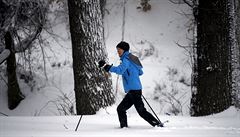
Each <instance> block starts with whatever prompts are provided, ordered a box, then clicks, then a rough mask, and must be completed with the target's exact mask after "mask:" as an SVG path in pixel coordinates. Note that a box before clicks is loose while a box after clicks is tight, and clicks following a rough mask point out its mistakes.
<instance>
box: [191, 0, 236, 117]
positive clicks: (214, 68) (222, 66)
mask: <svg viewBox="0 0 240 137" xmlns="http://www.w3.org/2000/svg"><path fill="white" fill-rule="evenodd" d="M228 25H229V22H228V11H227V1H221V0H211V1H206V0H199V5H198V15H197V65H196V66H197V69H196V71H197V77H196V78H195V80H196V87H197V89H196V90H195V91H194V92H193V93H192V99H191V115H192V116H203V115H209V114H213V113H218V112H221V111H223V110H225V109H226V108H228V107H229V106H230V105H231V82H232V79H231V64H230V61H231V56H230V55H231V54H230V53H231V49H230V45H229V41H228V36H229V33H228V32H229V30H228V27H229V26H228Z"/></svg>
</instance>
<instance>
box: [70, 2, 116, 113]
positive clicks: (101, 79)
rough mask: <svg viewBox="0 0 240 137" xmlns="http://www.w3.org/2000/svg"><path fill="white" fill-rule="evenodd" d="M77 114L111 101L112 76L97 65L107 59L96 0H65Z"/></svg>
mask: <svg viewBox="0 0 240 137" xmlns="http://www.w3.org/2000/svg"><path fill="white" fill-rule="evenodd" d="M68 9H69V21H70V32H71V38H72V50H73V71H74V90H75V97H76V109H77V114H79V115H80V114H81V115H82V114H95V113H96V111H97V110H99V109H100V108H101V107H106V106H108V105H111V104H113V103H114V96H113V93H112V83H111V80H110V79H109V78H108V77H106V76H105V75H104V73H103V71H102V70H100V69H99V68H98V67H97V62H98V61H99V60H100V59H106V58H107V55H106V49H105V45H104V41H103V19H102V14H101V10H100V1H99V0H90V1H82V0H81V1H79V0H68Z"/></svg>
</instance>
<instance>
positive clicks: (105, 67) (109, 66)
mask: <svg viewBox="0 0 240 137" xmlns="http://www.w3.org/2000/svg"><path fill="white" fill-rule="evenodd" d="M111 67H112V65H108V64H107V65H105V66H104V67H103V68H104V70H105V71H106V72H108V71H109V70H110V68H111Z"/></svg>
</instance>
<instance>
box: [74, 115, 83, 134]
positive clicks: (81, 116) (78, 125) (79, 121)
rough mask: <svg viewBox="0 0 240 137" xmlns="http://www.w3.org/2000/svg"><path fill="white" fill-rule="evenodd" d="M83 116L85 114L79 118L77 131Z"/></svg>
mask: <svg viewBox="0 0 240 137" xmlns="http://www.w3.org/2000/svg"><path fill="white" fill-rule="evenodd" d="M82 116H83V115H81V116H80V119H79V121H78V124H77V127H76V129H75V131H77V129H78V126H79V124H80V122H81V119H82Z"/></svg>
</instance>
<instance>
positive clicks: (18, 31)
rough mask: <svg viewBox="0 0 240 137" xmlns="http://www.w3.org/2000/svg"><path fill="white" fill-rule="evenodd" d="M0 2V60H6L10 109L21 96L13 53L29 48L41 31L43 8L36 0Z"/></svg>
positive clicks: (16, 104)
mask: <svg viewBox="0 0 240 137" xmlns="http://www.w3.org/2000/svg"><path fill="white" fill-rule="evenodd" d="M0 4H1V6H0V13H1V14H0V24H1V26H0V30H1V31H0V39H1V42H0V47H1V48H0V50H1V51H0V63H3V62H4V61H5V60H7V73H8V107H9V109H14V108H16V107H17V106H18V104H19V103H20V101H21V100H22V99H23V98H24V96H23V95H22V93H21V91H20V88H19V85H18V81H17V75H16V58H15V54H16V53H20V52H25V51H26V50H27V49H29V48H31V46H32V43H33V41H34V40H35V39H36V38H37V37H38V36H39V34H40V33H41V31H42V28H43V24H44V22H45V9H46V8H45V7H44V4H43V2H42V1H40V0H38V1H31V0H11V1H10V0H0ZM4 45H5V47H4Z"/></svg>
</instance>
